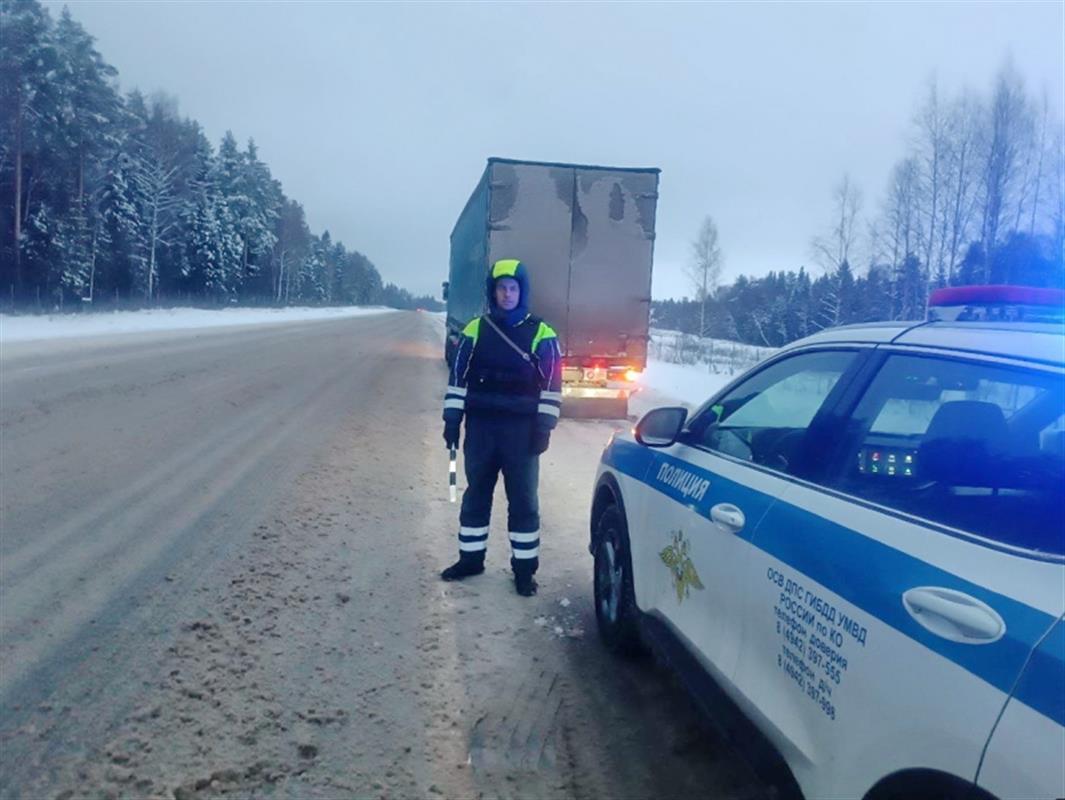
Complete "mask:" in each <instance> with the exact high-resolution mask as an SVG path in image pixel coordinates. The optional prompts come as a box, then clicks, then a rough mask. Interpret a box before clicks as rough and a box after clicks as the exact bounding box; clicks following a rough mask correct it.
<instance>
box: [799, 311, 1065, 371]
mask: <svg viewBox="0 0 1065 800" xmlns="http://www.w3.org/2000/svg"><path fill="white" fill-rule="evenodd" d="M823 344H874V345H886V344H897V345H906V346H910V347H926V348H929V349H935V350H953V351H956V352H958V353H967V354H978V355H986V356H996V357H1005V358H1013V359H1019V360H1023V361H1033V362H1038V363H1043V364H1053V365H1055V366H1065V326H1062V325H1058V324H1055V323H1044V322H947V321H943V322H873V323H865V324H860V325H843V326H841V327H838V328H828V329H826V330H823V331H819V332H818V333H815V334H813V335H812V336H807V337H806V338H805V339H800V340H799V341H797V342H793V343H792V344H790V345H788V346H787V347H786V348H784V349H785V350H791V349H794V348H798V347H808V346H810V345H823Z"/></svg>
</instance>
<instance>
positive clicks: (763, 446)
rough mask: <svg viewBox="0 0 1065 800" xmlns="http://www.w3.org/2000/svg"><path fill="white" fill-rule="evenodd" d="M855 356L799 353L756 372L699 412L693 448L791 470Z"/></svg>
mask: <svg viewBox="0 0 1065 800" xmlns="http://www.w3.org/2000/svg"><path fill="white" fill-rule="evenodd" d="M855 355H856V354H855V352H853V351H819V352H816V353H803V354H799V355H795V356H792V357H791V358H786V359H783V360H781V361H778V362H777V363H775V364H773V365H772V366H769V367H767V368H766V369H764V370H761V371H760V372H758V373H756V374H755V375H753V376H751V378H750V379H748V380H746V381H744V382H743V383H741V384H740V385H739V386H737V387H735V388H734V389H732V391H730V392H729V393H728V394H727V395H725V396H724V397H723V398H721V399H720V400H718V401H717V402H716V403H714V404H713V405H711V406H709V407H708V408H706V409H705V410H704V411H703V414H702V418H701V419H700V420H698V421H697V422H696V423H695V424H694V425H693V426H692V430H693V431H694V432H696V437H697V438H696V444H699V445H702V446H704V447H707V448H710V449H711V450H715V451H717V452H721V453H725V454H727V455H730V456H735V457H737V458H741V459H744V460H746V461H751V462H754V463H756V464H761V465H763V466H767V467H771V468H773V469H778V470H780V471H782V472H794V468H795V466H796V465H797V463H798V455H799V452H800V450H801V447H802V443H803V437H804V434H805V433H806V430H807V429H808V428H809V426H810V423H811V422H812V421H813V418H814V416H815V415H816V414H817V412H818V410H819V409H820V408H821V406H822V405H824V402H825V399H826V398H827V397H828V395H829V393H830V392H831V391H832V389H833V387H834V386H835V385H836V383H837V382H838V381H839V379H840V376H842V375H843V373H844V372H845V371H846V369H847V367H848V366H849V365H850V364H851V363H852V362H853V360H854V358H855Z"/></svg>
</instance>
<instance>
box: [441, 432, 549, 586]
mask: <svg viewBox="0 0 1065 800" xmlns="http://www.w3.org/2000/svg"><path fill="white" fill-rule="evenodd" d="M535 424H536V418H535V416H532V415H529V416H518V415H510V416H506V415H479V414H477V413H476V412H474V413H472V414H471V413H468V412H467V414H466V441H465V443H464V444H463V448H462V453H463V456H464V459H465V462H466V491H465V492H464V493H463V495H462V511H461V513H460V514H459V526H460V527H459V551H460V553H461V554H464V557H466V558H470V557H476V556H477V555H480V556H481V557H482V558H483V557H484V552H485V550H486V549H487V547H488V523H489V519H490V517H491V514H492V494H493V492H494V491H495V486H496V480H497V478H498V477H499V473H500V472H502V473H503V486H504V487H505V488H506V492H507V529H508V530H509V532H510V547H511V565H512V566H513V568H514V571H515V573H519V572H525V573H527V574H532V573H534V572H536V569H537V567H538V566H539V561H540V560H539V555H540V501H539V499H538V497H537V486H538V483H539V479H540V457H539V456H538V455H537V454H535V453H533V452H532V439H533V429H534V426H535Z"/></svg>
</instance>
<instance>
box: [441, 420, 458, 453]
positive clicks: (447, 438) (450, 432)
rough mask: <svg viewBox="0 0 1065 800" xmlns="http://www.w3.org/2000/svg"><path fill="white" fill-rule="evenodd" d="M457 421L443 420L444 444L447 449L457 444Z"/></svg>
mask: <svg viewBox="0 0 1065 800" xmlns="http://www.w3.org/2000/svg"><path fill="white" fill-rule="evenodd" d="M460 425H461V423H458V422H445V423H444V444H446V445H447V447H448V449H449V450H450V449H452V448H455V447H458V446H459V426H460Z"/></svg>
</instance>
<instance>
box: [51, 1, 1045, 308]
mask: <svg viewBox="0 0 1065 800" xmlns="http://www.w3.org/2000/svg"><path fill="white" fill-rule="evenodd" d="M46 5H48V6H49V7H50V9H51V11H52V12H53V15H54V16H58V13H59V11H60V10H61V8H62V5H63V4H62V3H46ZM69 6H70V8H71V12H72V13H73V15H74V16H75V17H76V18H77V19H78V20H80V21H81V22H82V23H83V24H84V25H85V27H86V28H87V29H88V31H89V33H91V34H92V35H94V36H95V37H96V38H97V45H98V48H99V50H100V52H101V53H102V54H103V56H104V57H105V59H107V61H109V62H110V63H111V64H112V65H114V66H115V67H117V68H118V70H119V77H120V81H121V85H122V88H123V90H128V89H132V88H140V89H141V90H142V91H144V92H146V93H150V92H153V91H156V90H163V91H166V92H168V93H170V94H172V95H175V96H176V97H177V99H178V101H179V107H180V110H181V113H182V114H183V115H187V116H190V117H192V118H194V119H196V120H198V121H199V122H200V123H201V124H202V125H203V126H204V129H205V130H206V132H207V134H208V136H209V137H210V138H211V139H212V141H213V142H214V143H215V145H216V146H217V144H218V141H219V140H220V139H221V136H222V134H223V133H224V132H225V131H226V130H227V129H230V130H232V131H233V133H234V134H235V135H236V137H237V139H238V140H239V141H241V142H242V143H243V142H246V140H247V139H248V138H249V137H252V138H254V139H255V141H256V143H257V144H258V146H259V153H260V157H261V158H262V159H263V160H265V161H266V162H267V163H268V164H269V166H270V168H271V170H272V171H273V174H274V176H275V177H276V178H278V179H279V180H280V181H281V182H282V184H283V185H284V189H285V192H286V194H288V195H289V196H290V197H293V198H295V199H297V200H299V201H300V202H301V203H302V204H303V206H304V208H305V210H306V212H307V219H308V222H309V223H310V225H311V228H312V230H314V231H315V232H316V233H321V231H322V230H324V229H328V230H329V231H330V233H331V234H332V236H333V237H334V239H339V240H341V241H343V242H344V244H345V245H346V246H347V247H348V248H349V249H355V250H360V251H362V252H363V253H365V254H366V255H367V256H369V258H370V259H371V260H373V262H374V263H375V264H376V265H377V267H378V269H379V270H380V271H381V274H382V276H383V277H384V279H385V280H386V281H392V282H395V283H398V284H400V285H402V286H404V287H406V288H408V289H410V290H411V291H414V292H416V293H419V294H420V293H434V294H438V293H439V288H440V282H441V281H442V280H444V279H445V277H446V272H447V263H448V237H449V235H450V233H451V228H452V226H453V224H454V222H455V219H456V217H457V216H458V214H459V212H460V211H461V210H462V207H463V205H464V204H465V202H466V199H467V198H468V196H469V194H470V192H471V191H472V189H473V187H474V185H475V184H476V182H477V180H478V178H479V177H480V174H481V172H482V170H483V169H484V164H485V159H486V158H487V157H488V156H504V157H509V158H527V159H535V160H545V161H573V162H581V163H593V164H606V165H611V166H656V167H660V168H661V169H662V177H661V185H660V198H659V205H658V225H657V229H658V238H657V241H656V244H655V278H654V295H655V297H657V298H662V297H671V296H675V297H679V296H683V295H685V294H689V293H690V288H689V286H688V283H687V281H686V280H685V279H684V277H683V266H684V264H685V263H686V261H687V258H688V251H689V242H690V240H691V239H692V238H693V236H694V234H695V232H696V230H697V228H698V227H699V223H700V221H701V220H702V218H703V217H704V216H705V215H706V214H710V215H712V216H713V217H714V219H715V220H716V221H717V223H718V227H719V230H720V235H721V245H722V249H723V251H724V255H725V278H726V280H731V279H732V278H734V277H735V276H736V275H738V274H740V273H746V274H749V275H761V274H764V273H766V272H768V271H769V270H771V269H795V268H798V267H799V266H801V265H803V264H806V265H809V264H810V261H811V259H810V240H811V238H812V237H813V236H815V235H817V234H820V233H823V232H825V231H826V230H827V229H828V228H829V227H830V226H831V191H832V187H833V186H834V185H835V184H836V183H838V181H839V180H840V178H841V177H842V175H843V173H844V172H849V173H850V174H851V176H852V178H853V180H854V181H855V182H856V183H857V184H858V185H859V187H860V188H861V189H862V191H863V192H864V195H865V207H866V210H867V211H874V210H875V209H876V208H877V207H878V206H879V203H880V200H881V197H882V195H883V192H884V187H885V186H886V184H887V180H888V176H889V173H890V170H891V167H892V165H893V164H894V163H895V161H897V160H898V159H899V158H901V157H902V156H903V155H904V154H905V151H906V147H907V137H908V136H909V134H910V128H909V126H910V119H911V117H912V114H913V111H914V108H915V105H916V104H917V103H918V101H919V100H920V99H921V97H922V96H923V94H924V92H925V86H926V84H927V81H928V80H929V78H930V77H931V76H932V75H933V74H935V75H936V76H937V79H938V81H939V84H940V86H941V87H942V89H943V90H944V91H945V92H947V93H953V92H954V91H956V90H958V89H960V88H961V87H963V86H969V87H971V88H973V89H976V90H979V91H980V92H981V93H985V94H986V92H987V90H988V87H989V86H990V85H991V81H992V79H993V76H994V74H995V72H996V71H997V70H998V69H999V68H1000V67H1001V65H1002V63H1003V62H1004V60H1005V59H1006V58H1007V56H1011V57H1012V58H1013V60H1014V63H1015V65H1016V67H1017V69H1018V71H1019V72H1020V73H1021V75H1022V76H1023V77H1024V79H1025V81H1026V82H1027V84H1028V87H1029V89H1030V90H1031V91H1032V92H1034V93H1035V94H1040V93H1041V92H1042V91H1043V90H1044V89H1045V90H1046V92H1047V94H1048V95H1049V97H1050V101H1051V105H1052V107H1053V108H1054V110H1055V113H1056V114H1057V116H1058V118H1059V119H1060V115H1061V109H1062V108H1063V107H1065V103H1063V99H1062V95H1063V82H1065V81H1063V73H1065V44H1063V37H1065V11H1063V9H1065V4H1063V3H1062V2H1059V1H1055V2H1043V3H1021V2H1004V3H992V2H955V3H935V4H933V3H868V4H858V3H815V4H773V3H761V4H753V3H752V4H739V3H736V4H732V3H720V4H702V5H698V4H675V5H664V4H653V5H652V4H647V5H643V4H631V3H630V4H617V5H607V4H581V5H576V4H574V5H562V4H503V3H488V4H445V3H438V4H406V5H403V4H394V3H388V4H370V3H355V2H317V3H315V2H298V3H297V2H190V0H180V2H162V1H160V0H152V1H151V2H147V1H146V2H131V1H130V0H126V1H125V2H100V1H99V0H80V1H79V2H72V3H69Z"/></svg>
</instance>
